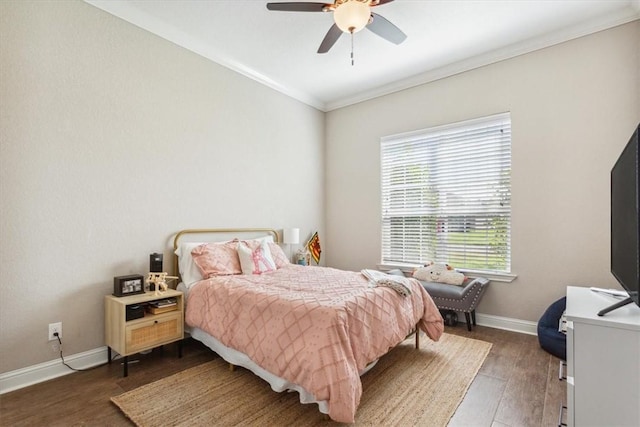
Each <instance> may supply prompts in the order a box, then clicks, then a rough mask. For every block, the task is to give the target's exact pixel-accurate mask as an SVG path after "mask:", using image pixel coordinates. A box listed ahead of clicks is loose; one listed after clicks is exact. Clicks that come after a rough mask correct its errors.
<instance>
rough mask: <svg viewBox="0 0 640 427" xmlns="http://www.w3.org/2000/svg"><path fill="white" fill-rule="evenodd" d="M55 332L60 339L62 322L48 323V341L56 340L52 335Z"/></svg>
mask: <svg viewBox="0 0 640 427" xmlns="http://www.w3.org/2000/svg"><path fill="white" fill-rule="evenodd" d="M55 332H57V333H58V337H60V338H62V322H57V323H49V341H54V340H57V339H58V338H56V337H55V336H54V335H53V334H54V333H55Z"/></svg>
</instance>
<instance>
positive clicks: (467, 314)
mask: <svg viewBox="0 0 640 427" xmlns="http://www.w3.org/2000/svg"><path fill="white" fill-rule="evenodd" d="M464 318H465V319H466V321H467V330H468V331H469V332H471V317H470V316H469V313H467V312H466V311H465V312H464Z"/></svg>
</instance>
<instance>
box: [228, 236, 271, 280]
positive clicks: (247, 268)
mask: <svg viewBox="0 0 640 427" xmlns="http://www.w3.org/2000/svg"><path fill="white" fill-rule="evenodd" d="M237 251H238V258H240V268H241V269H242V274H262V273H266V272H268V271H275V270H276V263H275V262H274V261H273V258H272V257H271V251H270V250H269V244H268V241H267V240H263V241H262V243H260V246H258V247H257V248H256V249H255V250H254V251H251V248H249V246H247V245H246V243H244V242H239V243H238V247H237Z"/></svg>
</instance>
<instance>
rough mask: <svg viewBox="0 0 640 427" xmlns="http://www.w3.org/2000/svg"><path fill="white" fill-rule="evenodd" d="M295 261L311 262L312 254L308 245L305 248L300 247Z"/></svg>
mask: <svg viewBox="0 0 640 427" xmlns="http://www.w3.org/2000/svg"><path fill="white" fill-rule="evenodd" d="M294 261H295V263H296V264H298V265H309V264H310V263H311V254H310V253H309V250H308V249H307V247H306V245H305V247H304V248H300V249H298V251H297V252H296V256H295V260H294Z"/></svg>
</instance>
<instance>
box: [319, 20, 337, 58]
mask: <svg viewBox="0 0 640 427" xmlns="http://www.w3.org/2000/svg"><path fill="white" fill-rule="evenodd" d="M341 35H342V30H341V29H340V28H338V26H337V25H336V24H333V25H332V26H331V28H329V31H327V35H326V36H324V39H323V40H322V43H320V47H319V48H318V53H327V52H329V49H331V48H332V47H333V45H334V44H335V43H336V42H337V41H338V39H339V38H340V36H341Z"/></svg>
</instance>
